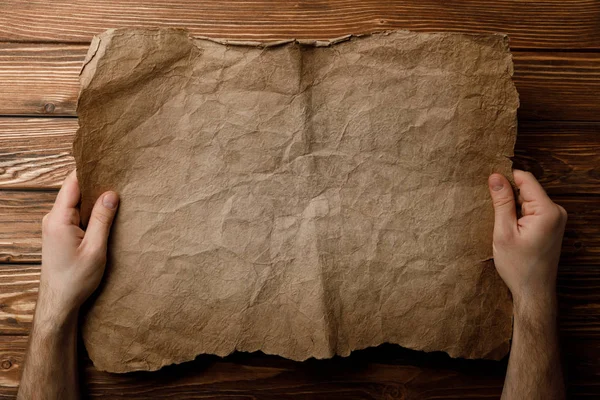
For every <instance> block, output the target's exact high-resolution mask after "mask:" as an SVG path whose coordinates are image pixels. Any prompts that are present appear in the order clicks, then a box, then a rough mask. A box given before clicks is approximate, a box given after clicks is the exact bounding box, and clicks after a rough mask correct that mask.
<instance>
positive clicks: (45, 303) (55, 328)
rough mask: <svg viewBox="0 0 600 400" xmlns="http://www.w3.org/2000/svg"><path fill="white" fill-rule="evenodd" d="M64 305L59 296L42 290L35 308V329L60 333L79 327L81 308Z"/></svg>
mask: <svg viewBox="0 0 600 400" xmlns="http://www.w3.org/2000/svg"><path fill="white" fill-rule="evenodd" d="M63 303H64V302H62V301H60V299H59V298H58V297H57V296H52V295H51V293H48V291H47V290H43V289H40V293H39V296H38V300H37V304H36V308H35V316H34V328H35V329H36V330H37V329H39V330H42V331H44V332H48V333H58V332H60V331H67V330H69V329H71V328H73V327H77V318H78V316H79V307H77V306H73V305H65V304H63Z"/></svg>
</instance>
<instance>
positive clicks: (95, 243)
mask: <svg viewBox="0 0 600 400" xmlns="http://www.w3.org/2000/svg"><path fill="white" fill-rule="evenodd" d="M118 204H119V196H118V195H117V194H116V193H115V192H105V193H103V194H102V196H100V197H99V198H98V200H96V204H95V205H94V208H93V209H92V215H91V216H90V221H89V223H88V227H87V230H86V231H85V236H84V238H83V242H82V245H83V246H89V247H91V248H93V249H104V251H106V250H105V249H106V242H107V241H108V234H109V233H110V227H111V226H112V222H113V220H114V218H115V213H116V212H117V206H118Z"/></svg>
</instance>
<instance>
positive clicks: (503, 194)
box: [488, 174, 517, 234]
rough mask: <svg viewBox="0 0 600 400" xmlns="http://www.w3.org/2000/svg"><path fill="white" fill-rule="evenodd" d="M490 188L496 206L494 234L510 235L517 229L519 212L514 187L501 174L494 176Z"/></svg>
mask: <svg viewBox="0 0 600 400" xmlns="http://www.w3.org/2000/svg"><path fill="white" fill-rule="evenodd" d="M488 186H489V189H490V195H491V196H492V203H493V205H494V234H508V233H511V232H513V231H514V230H515V229H516V227H517V210H516V206H515V197H514V194H513V191H512V187H511V186H510V183H509V182H508V179H506V178H505V177H504V176H503V175H501V174H492V175H490V177H489V178H488Z"/></svg>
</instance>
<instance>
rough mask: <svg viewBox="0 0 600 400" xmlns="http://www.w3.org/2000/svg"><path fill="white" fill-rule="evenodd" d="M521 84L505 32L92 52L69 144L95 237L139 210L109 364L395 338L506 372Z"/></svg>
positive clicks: (103, 305) (96, 311)
mask: <svg viewBox="0 0 600 400" xmlns="http://www.w3.org/2000/svg"><path fill="white" fill-rule="evenodd" d="M512 72H513V66H512V57H511V54H510V52H509V49H508V39H507V38H506V37H505V36H502V35H465V34H445V33H436V34H425V33H410V32H391V33H383V34H374V35H370V36H365V37H358V38H357V37H347V38H341V39H338V40H334V41H330V42H326V41H321V42H311V43H300V42H298V41H289V42H288V43H273V44H270V45H268V46H259V45H257V44H254V43H226V42H224V41H222V42H218V41H212V40H208V39H192V38H190V37H188V34H187V32H186V31H184V30H177V29H148V30H140V29H136V30H133V29H131V30H129V29H120V30H109V31H107V32H105V33H103V34H102V35H100V36H98V37H96V38H95V39H94V41H93V43H92V45H91V47H90V50H89V53H88V56H87V58H86V61H85V65H84V67H83V69H82V72H81V93H80V97H79V103H78V115H79V124H80V129H79V131H78V132H77V137H76V140H75V143H74V147H73V149H74V156H75V159H76V163H77V171H78V178H79V182H80V185H81V189H82V213H83V219H84V221H86V220H87V218H89V212H90V210H91V207H92V205H93V203H94V201H95V199H96V198H97V197H98V196H99V195H100V194H101V193H102V192H103V191H105V190H108V189H112V190H115V191H117V192H119V193H120V195H121V204H120V208H119V212H118V216H117V219H116V221H115V223H114V227H113V231H112V235H111V240H110V251H109V256H108V257H109V261H108V265H107V270H106V274H105V282H104V284H103V285H102V287H101V289H100V291H99V295H98V296H97V298H96V299H95V302H94V303H93V306H92V307H91V309H90V311H89V313H88V314H87V317H86V319H85V323H84V327H83V338H84V342H85V346H86V347H87V350H88V352H89V355H90V357H91V359H92V360H93V362H94V364H95V365H96V367H97V368H99V369H101V370H107V371H112V372H127V371H132V370H156V369H158V368H161V367H162V366H164V365H167V364H171V363H181V362H184V361H187V360H192V359H194V358H195V357H196V356H197V355H198V354H203V353H210V354H217V355H220V356H225V355H227V354H229V353H231V352H233V351H234V350H239V351H247V352H252V351H257V350H261V351H263V352H265V353H268V354H277V355H281V356H283V357H287V358H290V359H294V360H305V359H307V358H309V357H316V358H327V357H332V356H333V355H336V354H339V355H342V356H346V355H348V354H350V352H351V351H353V350H355V349H362V348H366V347H369V346H376V345H379V344H381V343H384V342H389V343H397V344H399V345H401V346H405V347H408V348H411V349H418V350H425V351H434V350H441V351H445V352H447V353H448V354H450V355H451V356H452V357H466V358H492V359H498V358H501V357H502V356H504V355H505V354H506V353H507V351H508V348H509V339H510V336H511V318H512V304H511V298H510V294H509V292H508V290H507V288H506V287H505V286H504V284H503V283H502V281H501V280H500V278H499V277H498V276H497V274H496V271H495V269H494V266H493V262H492V261H491V257H492V247H491V235H492V228H493V210H492V206H491V201H490V199H489V195H488V189H487V177H488V175H489V174H490V173H491V172H493V171H498V172H501V173H504V174H507V175H509V176H510V174H511V172H510V171H511V161H510V159H509V157H510V156H512V155H513V148H514V142H515V137H516V110H517V108H518V95H517V92H516V90H515V87H514V85H513V83H512V81H511V75H512Z"/></svg>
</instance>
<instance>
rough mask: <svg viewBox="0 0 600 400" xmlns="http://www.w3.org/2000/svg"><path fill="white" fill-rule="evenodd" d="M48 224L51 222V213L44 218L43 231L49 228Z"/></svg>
mask: <svg viewBox="0 0 600 400" xmlns="http://www.w3.org/2000/svg"><path fill="white" fill-rule="evenodd" d="M48 224H50V214H46V215H44V217H43V218H42V230H43V231H46V230H48Z"/></svg>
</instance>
